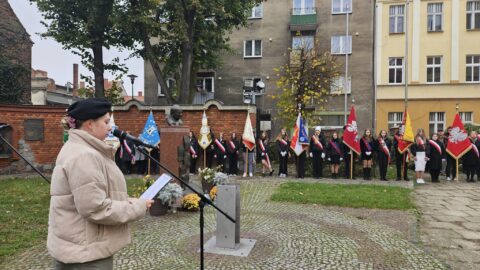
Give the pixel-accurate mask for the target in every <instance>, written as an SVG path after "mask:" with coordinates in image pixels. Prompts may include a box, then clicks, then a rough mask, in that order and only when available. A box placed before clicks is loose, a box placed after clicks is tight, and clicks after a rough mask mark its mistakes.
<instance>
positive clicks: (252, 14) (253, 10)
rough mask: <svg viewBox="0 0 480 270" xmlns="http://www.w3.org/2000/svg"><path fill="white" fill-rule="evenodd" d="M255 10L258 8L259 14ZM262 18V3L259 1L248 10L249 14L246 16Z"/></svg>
mask: <svg viewBox="0 0 480 270" xmlns="http://www.w3.org/2000/svg"><path fill="white" fill-rule="evenodd" d="M257 10H260V15H259V16H257V14H256V12H255V11H257ZM261 18H263V3H260V4H258V5H256V6H254V7H253V8H252V10H250V16H248V19H261Z"/></svg>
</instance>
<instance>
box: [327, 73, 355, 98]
mask: <svg viewBox="0 0 480 270" xmlns="http://www.w3.org/2000/svg"><path fill="white" fill-rule="evenodd" d="M344 89H347V94H350V93H351V90H352V77H350V76H349V77H348V82H347V87H345V76H338V77H335V78H333V79H332V84H331V85H330V94H343V93H345V92H344Z"/></svg>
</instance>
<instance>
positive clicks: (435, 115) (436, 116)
mask: <svg viewBox="0 0 480 270" xmlns="http://www.w3.org/2000/svg"><path fill="white" fill-rule="evenodd" d="M432 116H433V117H432ZM440 116H442V117H440ZM432 118H433V119H432ZM441 118H443V119H441ZM445 123H446V119H445V112H430V113H429V116H428V124H429V125H428V129H429V131H430V135H432V134H433V133H437V132H438V130H439V129H442V130H445V127H446V125H445ZM431 125H433V130H432V129H431ZM440 125H442V126H441V127H439V126H440Z"/></svg>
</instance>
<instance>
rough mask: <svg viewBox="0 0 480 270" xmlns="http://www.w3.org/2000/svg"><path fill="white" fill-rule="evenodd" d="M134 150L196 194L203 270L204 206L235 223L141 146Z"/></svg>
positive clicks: (201, 266)
mask: <svg viewBox="0 0 480 270" xmlns="http://www.w3.org/2000/svg"><path fill="white" fill-rule="evenodd" d="M135 149H138V150H140V152H142V153H143V154H144V155H145V156H146V157H148V158H149V159H150V160H152V161H153V162H155V163H156V164H157V165H158V166H160V167H161V168H162V169H164V170H165V171H167V172H168V173H169V174H170V175H171V176H172V177H173V178H175V179H177V180H178V181H180V182H181V183H182V184H183V185H184V186H186V187H188V188H189V189H190V190H191V191H193V192H194V193H195V194H197V195H198V196H199V197H200V203H199V208H200V269H201V270H203V269H204V268H203V267H204V256H203V227H204V217H203V208H204V207H205V205H211V206H213V208H215V209H216V210H217V211H218V212H220V213H221V214H222V215H224V216H225V217H226V218H227V219H228V220H230V221H231V222H233V223H236V221H235V219H234V218H232V217H231V216H230V215H228V214H227V213H225V212H224V211H223V210H221V209H220V208H218V206H216V205H215V204H214V203H213V202H212V201H211V200H210V199H209V198H207V197H205V195H203V194H202V193H200V192H198V191H197V190H195V189H194V188H193V187H192V186H190V184H189V183H187V182H185V181H183V180H182V179H181V178H180V177H178V176H177V175H175V174H174V173H173V172H172V171H170V170H169V169H168V168H166V167H165V166H164V165H162V164H161V163H160V162H159V161H158V160H156V159H155V158H153V157H152V156H150V155H149V154H148V153H147V151H146V150H145V148H144V147H143V146H138V145H136V146H135Z"/></svg>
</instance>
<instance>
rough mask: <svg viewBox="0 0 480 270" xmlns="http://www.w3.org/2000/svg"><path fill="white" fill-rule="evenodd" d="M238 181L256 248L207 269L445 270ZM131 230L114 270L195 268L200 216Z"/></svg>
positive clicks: (20, 263)
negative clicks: (248, 253)
mask: <svg viewBox="0 0 480 270" xmlns="http://www.w3.org/2000/svg"><path fill="white" fill-rule="evenodd" d="M239 182H240V183H241V194H242V196H241V206H242V216H241V228H242V229H241V236H242V238H253V239H256V240H257V243H256V245H255V247H254V249H253V250H252V252H251V253H250V255H249V257H247V258H237V257H231V256H220V255H212V254H206V256H205V269H300V270H301V269H308V270H310V269H448V267H446V266H445V265H444V264H443V263H442V262H441V261H440V260H438V259H436V258H434V257H433V256H431V255H430V254H429V253H427V252H425V251H424V250H423V249H422V248H421V247H419V246H417V245H416V244H413V243H412V242H410V241H408V240H407V239H406V237H405V235H403V234H402V233H401V232H399V231H398V230H396V229H394V228H392V227H391V226H388V225H385V224H381V223H378V222H375V221H374V220H372V219H368V218H360V217H358V216H356V215H350V214H348V213H342V212H340V211H337V209H336V208H331V207H330V208H328V207H322V206H316V205H300V204H292V203H277V202H271V201H269V198H270V196H271V194H272V193H273V191H274V189H275V186H276V185H278V182H276V181H260V182H259V181H258V179H257V180H256V181H255V179H254V180H242V181H239ZM399 218H402V216H401V215H400V216H399ZM399 222H401V221H399ZM205 230H206V232H207V235H206V237H205V240H208V239H209V238H210V236H211V235H212V233H213V232H214V230H215V212H214V211H213V209H212V208H211V207H208V208H207V209H206V228H205ZM134 231H135V236H134V242H133V244H131V245H130V246H128V247H127V248H125V249H123V250H122V251H121V252H119V253H118V254H116V255H115V269H169V270H170V269H198V266H199V255H198V254H199V253H198V244H199V243H198V242H199V241H198V240H199V229H198V213H196V212H177V213H176V214H168V215H167V216H164V217H150V216H147V217H146V218H144V219H142V220H141V221H139V222H137V223H135V226H134ZM50 265H51V258H50V257H49V256H48V254H47V252H46V250H45V247H44V246H39V247H37V248H33V249H30V250H28V251H26V252H25V253H23V254H21V255H19V256H17V257H15V258H12V259H11V260H10V261H9V262H7V263H6V264H4V265H3V266H0V268H1V269H22V270H23V269H50Z"/></svg>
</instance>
